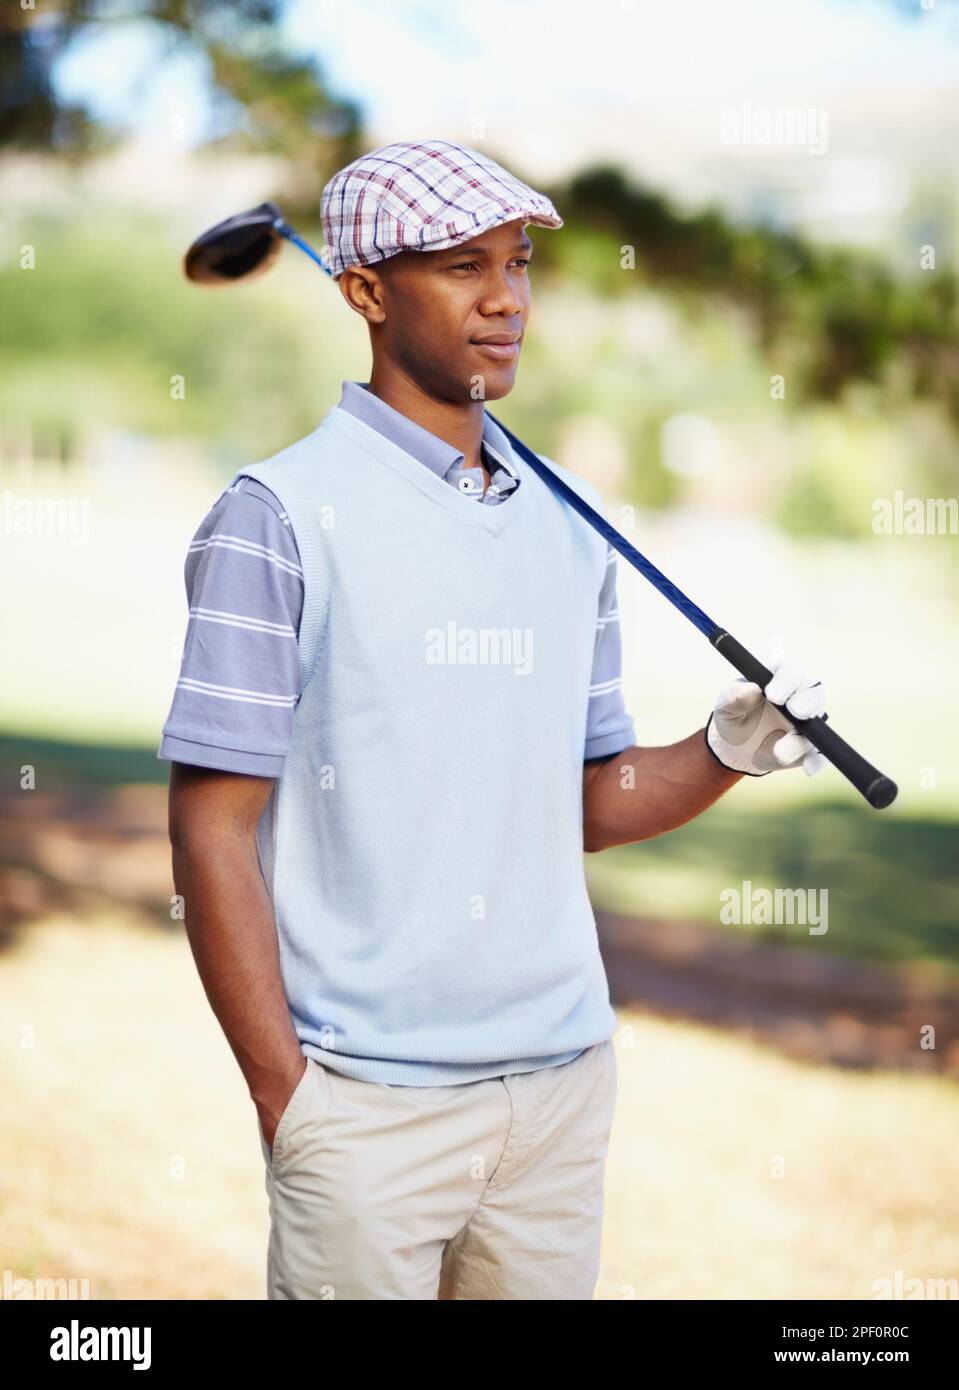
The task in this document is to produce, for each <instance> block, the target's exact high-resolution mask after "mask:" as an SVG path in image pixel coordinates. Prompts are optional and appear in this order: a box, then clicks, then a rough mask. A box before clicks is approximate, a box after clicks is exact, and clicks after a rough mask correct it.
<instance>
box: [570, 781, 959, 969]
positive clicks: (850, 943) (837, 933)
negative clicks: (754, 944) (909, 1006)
mask: <svg viewBox="0 0 959 1390" xmlns="http://www.w3.org/2000/svg"><path fill="white" fill-rule="evenodd" d="M956 848H957V830H956V825H955V822H954V821H951V820H948V819H942V820H940V819H936V818H933V817H929V816H925V817H920V816H911V817H902V818H900V817H894V816H884V815H876V814H874V813H872V812H870V811H868V810H863V809H861V808H860V807H859V806H857V805H848V804H841V803H834V804H833V803H819V804H816V803H807V804H805V805H801V806H780V807H778V808H777V809H776V811H775V814H773V815H770V814H766V815H763V814H762V813H760V812H755V811H753V812H749V811H741V810H738V809H736V807H735V806H734V805H733V804H731V802H730V803H724V804H720V805H718V806H716V807H714V808H712V809H711V810H710V811H709V812H708V813H707V814H706V815H704V816H700V817H699V818H697V819H696V820H695V821H691V822H690V823H689V824H688V825H685V826H683V827H681V828H680V829H679V830H676V831H673V832H672V833H671V834H669V835H663V836H659V837H657V838H656V839H654V840H648V841H645V842H644V843H640V844H636V845H623V846H619V847H617V848H616V849H612V850H606V851H604V852H603V853H602V854H600V855H590V856H588V858H587V861H586V867H587V877H588V882H589V886H590V895H591V897H592V900H593V903H594V905H595V906H596V907H604V908H607V909H609V910H611V911H617V912H624V913H635V914H639V915H645V914H649V915H652V916H654V917H667V918H669V917H672V918H687V919H690V918H691V919H694V920H696V921H700V922H703V923H715V924H716V925H717V927H719V925H720V918H719V912H720V906H721V902H720V894H721V893H722V892H723V891H724V890H725V889H730V888H733V889H738V890H740V891H741V890H742V884H743V882H744V881H749V882H750V883H751V884H752V885H753V888H754V889H758V888H762V887H765V888H770V889H775V888H777V887H783V888H813V889H816V890H817V893H819V892H821V890H823V889H825V890H827V891H828V899H827V902H828V914H829V915H828V931H826V932H825V933H823V934H822V935H818V936H811V935H809V933H808V931H807V930H806V929H805V928H803V927H800V926H737V925H725V926H723V927H722V930H723V931H733V932H746V933H749V934H750V935H751V936H753V937H755V938H756V939H765V940H778V941H780V942H783V941H784V940H788V941H789V943H790V944H793V945H796V946H802V947H805V948H807V949H811V948H812V947H815V948H816V949H822V950H827V951H834V952H836V953H838V954H840V955H843V956H850V957H860V958H863V959H869V960H875V961H887V962H902V961H916V960H923V961H928V962H930V963H934V964H936V965H938V966H950V967H952V968H953V969H955V968H956V967H957V965H959V876H957V872H956V863H957V854H956ZM815 901H816V902H817V903H818V902H820V901H821V899H820V898H819V897H818V896H817V898H816V899H815ZM784 933H785V936H784Z"/></svg>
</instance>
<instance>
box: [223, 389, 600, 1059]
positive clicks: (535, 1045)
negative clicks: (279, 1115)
mask: <svg viewBox="0 0 959 1390" xmlns="http://www.w3.org/2000/svg"><path fill="white" fill-rule="evenodd" d="M486 423H487V428H488V429H489V430H490V431H491V437H492V438H493V440H494V443H495V444H496V447H497V448H499V449H500V452H502V453H503V454H504V455H505V456H506V458H507V459H508V460H509V461H510V462H511V463H512V464H513V466H514V467H515V468H516V469H517V471H518V472H519V473H520V476H521V480H522V481H521V486H520V487H519V488H517V490H516V491H515V493H514V494H513V496H512V497H510V498H509V500H508V501H506V502H503V503H502V504H501V505H500V506H498V507H484V506H479V505H478V504H477V502H476V500H475V499H474V498H473V497H467V496H465V495H463V494H461V493H459V492H457V491H456V490H455V489H454V488H451V487H450V486H449V484H448V483H446V482H445V481H444V480H443V479H442V478H440V477H439V476H438V475H437V474H436V473H434V472H432V471H431V470H430V469H428V468H424V467H423V465H422V463H420V462H419V460H418V459H415V458H413V457H412V456H411V455H410V454H408V453H406V452H405V451H404V450H403V449H402V448H400V447H399V446H397V445H395V444H393V443H392V442H391V441H390V440H388V439H386V438H385V437H384V436H383V435H381V434H380V433H379V432H378V431H377V430H374V429H372V428H371V427H370V426H369V425H367V424H366V423H365V422H363V421H362V420H359V419H357V418H356V417H354V416H352V415H350V414H349V413H348V412H347V411H344V410H342V409H340V408H339V407H333V408H332V409H331V410H330V411H329V412H328V414H327V415H326V416H325V418H324V419H323V421H322V423H321V424H320V426H319V427H318V428H317V429H316V430H314V431H313V433H312V434H310V435H307V436H306V438H304V439H301V440H299V441H298V442H297V443H295V444H293V445H291V446H290V447H289V448H287V449H284V450H283V451H282V452H280V453H278V454H276V455H275V456H274V457H272V458H270V459H267V460H266V461H265V462H262V463H258V464H256V465H254V466H252V467H249V468H244V469H241V470H240V471H239V472H238V473H237V474H236V475H235V477H236V478H238V477H240V476H243V475H245V474H248V475H249V476H250V477H253V478H258V479H259V480H260V482H262V483H263V484H265V486H267V487H268V488H270V489H271V490H272V491H273V492H274V493H276V495H277V496H278V498H279V499H280V501H281V502H282V503H283V506H284V507H285V509H286V512H287V514H288V515H289V518H290V521H291V524H292V526H293V532H294V535H295V536H296V539H297V543H298V546H299V551H300V557H301V561H302V564H303V571H304V605H303V615H302V619H301V625H300V634H299V653H300V663H301V674H302V679H303V689H302V693H301V696H300V700H299V703H298V704H297V707H296V713H295V718H294V725H293V735H292V741H291V745H290V748H289V752H288V754H287V757H286V761H285V765H284V768H283V773H282V775H281V776H280V777H279V778H277V779H276V781H275V782H274V786H273V791H272V793H271V796H270V799H269V801H268V803H267V805H266V808H265V810H264V812H263V816H262V817H261V820H260V823H259V825H258V827H257V848H258V853H259V858H260V864H261V868H262V871H263V875H264V879H265V881H266V884H267V886H268V888H269V891H270V894H271V898H272V902H273V908H274V914H275V920H276V926H277V934H278V940H279V950H280V964H281V970H282V975H283V983H284V988H285V990H286V995H287V999H288V1001H289V1005H290V1011H291V1016H292V1019H293V1025H294V1027H295V1029H296V1032H297V1034H298V1036H299V1039H300V1044H301V1047H302V1049H303V1051H304V1053H305V1054H307V1055H308V1056H312V1057H315V1058H317V1059H318V1060H320V1061H321V1062H322V1063H323V1064H324V1065H325V1066H328V1067H331V1068H332V1069H334V1070H336V1071H338V1072H342V1073H344V1074H346V1075H348V1076H352V1077H357V1078H360V1079H363V1080H370V1081H379V1082H387V1083H390V1084H395V1085H412V1086H444V1085H451V1084H458V1083H462V1082H467V1081H477V1080H481V1079H483V1078H485V1077H490V1076H497V1075H502V1074H503V1073H508V1072H523V1071H532V1070H534V1069H536V1068H538V1067H542V1066H550V1065H558V1064H560V1063H563V1062H566V1061H570V1060H571V1059H572V1058H573V1057H575V1056H577V1055H578V1053H580V1052H581V1051H582V1050H583V1049H584V1048H586V1047H589V1046H591V1045H592V1044H593V1043H597V1042H600V1041H603V1040H605V1039H606V1038H608V1037H610V1036H611V1034H612V1033H613V1031H614V1029H615V1027H616V1018H615V1014H614V1013H613V1010H612V1008H611V1006H610V1001H609V989H608V984H607V980H606V973H605V970H604V967H603V962H602V959H601V957H600V954H599V947H598V942H597V936H596V924H595V920H594V917H593V913H592V909H591V906H590V902H589V898H588V896H587V892H586V884H585V879H584V873H583V826H582V815H583V794H582V782H583V752H584V742H585V734H586V714H587V702H588V697H589V684H590V673H591V668H592V659H593V650H594V644H595V640H596V623H597V609H598V602H599V595H600V590H601V588H602V585H603V581H604V578H605V572H606V555H607V546H606V542H605V540H604V539H603V538H602V537H601V536H599V535H598V534H597V533H596V532H595V531H593V530H592V528H591V527H589V526H587V525H586V523H585V522H584V521H583V520H582V519H581V518H580V517H578V516H577V515H576V514H575V513H574V512H573V511H572V509H571V508H569V507H567V506H566V505H565V504H564V503H562V502H561V501H560V500H559V499H558V498H557V497H556V496H555V495H554V494H553V493H552V492H550V490H549V488H548V487H547V486H546V485H545V484H544V483H543V481H542V480H541V479H540V478H538V477H537V476H536V474H535V473H534V472H533V470H532V469H531V468H529V466H528V465H527V464H525V463H524V462H523V461H522V460H521V459H519V458H518V457H517V456H516V454H514V453H513V451H512V449H511V448H510V445H509V441H508V440H507V439H506V437H505V435H504V434H503V432H502V431H501V430H499V429H498V428H497V427H496V426H495V425H494V424H493V422H492V421H490V420H487V422H486ZM543 457H544V458H545V456H543ZM546 462H547V463H549V464H550V466H551V467H553V468H554V469H555V470H556V471H557V473H559V475H560V476H561V477H562V478H563V479H564V481H565V482H567V483H568V484H569V486H570V487H573V488H575V489H576V490H577V491H578V492H579V493H581V494H582V495H583V496H584V497H585V498H586V500H587V501H588V502H590V503H592V505H593V506H595V507H597V508H598V509H601V508H602V501H601V498H600V496H599V494H598V492H597V490H596V489H595V488H594V487H593V486H592V485H591V484H590V483H587V482H586V481H585V480H584V479H582V478H580V477H578V476H577V475H575V474H573V473H571V472H569V471H568V470H566V469H563V468H560V467H559V466H558V465H557V464H555V463H553V462H552V460H550V459H546ZM234 481H235V479H234Z"/></svg>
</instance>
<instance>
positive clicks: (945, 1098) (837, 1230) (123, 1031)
mask: <svg viewBox="0 0 959 1390" xmlns="http://www.w3.org/2000/svg"><path fill="white" fill-rule="evenodd" d="M0 1018H3V1019H4V1020H5V1024H4V1028H3V1033H2V1039H3V1046H2V1048H0V1087H2V1088H3V1092H4V1095H5V1096H6V1100H7V1104H6V1123H5V1124H4V1126H3V1129H2V1132H0V1206H2V1209H3V1212H4V1220H3V1223H2V1227H0V1232H2V1233H0V1267H2V1268H4V1269H10V1270H11V1271H12V1272H13V1274H14V1276H15V1277H28V1278H29V1277H39V1276H46V1277H61V1278H68V1277H75V1278H86V1279H89V1281H90V1287H91V1294H92V1296H93V1297H98V1298H108V1299H110V1298H134V1299H143V1298H155V1299H233V1298H262V1297H263V1296H264V1292H263V1290H264V1272H265V1254H266V1239H267V1232H268V1224H267V1209H266V1195H265V1191H264V1185H263V1170H262V1160H261V1154H260V1148H259V1143H258V1138H257V1130H256V1124H255V1117H254V1112H253V1109H252V1106H251V1104H250V1102H249V1099H248V1097H247V1094H246V1089H245V1086H244V1084H243V1081H242V1078H241V1076H240V1073H239V1070H238V1069H237V1067H236V1065H235V1063H234V1061H233V1057H232V1054H231V1053H230V1051H229V1049H228V1047H227V1045H226V1043H225V1040H224V1039H223V1037H222V1035H221V1033H220V1031H219V1028H218V1026H217V1024H216V1021H215V1019H214V1017H213V1015H212V1013H211V1012H210V1010H209V1007H208V1005H207V1003H206V999H205V996H204V994H203V990H202V987H201V985H200V982H199V979H198V977H197V975H196V972H195V970H194V967H193V962H192V957H191V956H190V952H189V948H188V945H187V943H186V941H185V939H184V938H183V937H182V936H178V935H176V934H174V933H157V932H156V931H149V930H143V929H141V928H139V927H135V926H132V925H131V924H130V922H129V921H128V920H125V919H124V918H123V917H122V916H120V915H117V916H115V917H112V918H111V917H104V918H102V919H100V920H98V921H97V922H79V921H75V920H72V919H69V918H59V919H50V920H48V921H45V922H43V923H40V924H38V925H37V926H36V927H35V928H34V929H33V930H31V931H30V932H29V933H27V934H26V935H25V937H24V938H23V940H22V943H21V944H20V945H19V946H18V947H17V948H16V949H15V950H14V951H13V952H11V953H10V954H8V955H7V957H6V958H5V963H4V969H3V971H2V972H0ZM617 1058H618V1068H619V1096H618V1105H617V1112H616V1118H615V1121H614V1126H613V1132H612V1136H611V1145H610V1153H609V1160H608V1167H607V1180H606V1223H605V1236H604V1245H603V1252H602V1269H601V1276H600V1280H599V1284H598V1286H597V1290H596V1297H597V1298H598V1299H606V1300H612V1299H631V1298H636V1299H662V1298H673V1297H678V1298H689V1299H693V1298H708V1299H722V1298H740V1299H784V1298H811V1299H816V1298H827V1297H828V1298H846V1299H868V1298H871V1297H873V1296H874V1293H873V1282H874V1281H875V1280H877V1279H881V1278H893V1277H894V1276H895V1271H896V1270H902V1271H903V1272H904V1276H905V1277H906V1278H922V1279H935V1278H947V1277H954V1276H955V1275H956V1273H957V1269H959V1194H957V1191H956V1186H955V1181H954V1165H953V1163H952V1155H951V1149H952V1147H953V1145H952V1136H953V1135H954V1134H955V1132H956V1127H957V1125H959V1094H957V1090H956V1087H955V1086H954V1085H951V1084H949V1083H948V1082H944V1081H941V1080H936V1079H930V1078H917V1077H900V1076H897V1075H892V1074H883V1073H874V1074H868V1075H864V1074H862V1073H858V1072H838V1071H833V1070H829V1069H826V1068H821V1067H809V1066H803V1065H799V1064H797V1063H793V1062H790V1061H787V1060H784V1059H782V1058H780V1057H778V1056H773V1055H771V1054H768V1053H765V1052H764V1051H762V1050H761V1049H760V1048H759V1047H757V1046H756V1045H755V1043H753V1042H752V1041H751V1040H750V1039H749V1038H748V1037H741V1038H740V1037H728V1036H723V1035H720V1034H717V1033H713V1032H712V1031H710V1030H709V1029H707V1028H703V1027H693V1026H685V1025H682V1024H675V1023H668V1024H667V1023H662V1022H658V1021H655V1020H650V1019H647V1018H645V1017H643V1016H641V1015H639V1014H636V1013H630V1012H622V1013H621V1014H620V1028H619V1031H618V1034H617Z"/></svg>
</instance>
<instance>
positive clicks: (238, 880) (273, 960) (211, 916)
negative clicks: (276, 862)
mask: <svg viewBox="0 0 959 1390" xmlns="http://www.w3.org/2000/svg"><path fill="white" fill-rule="evenodd" d="M173 878H174V883H175V885H176V891H177V893H178V894H180V895H181V896H182V898H183V900H184V903H185V909H186V932H187V937H188V938H189V942H190V949H191V950H192V952H193V959H194V961H195V962H196V966H197V970H198V971H199V974H200V978H201V980H202V982H203V988H204V990H205V991H206V995H207V998H208V999H209V1001H210V1006H211V1008H212V1009H213V1012H214V1013H215V1014H216V1017H217V1019H218V1021H219V1023H220V1026H221V1028H222V1029H223V1031H224V1033H225V1034H226V1037H227V1041H228V1042H229V1044H230V1047H231V1048H232V1049H233V1053H234V1055H235V1057H236V1059H237V1062H238V1063H239V1065H240V1069H241V1071H242V1072H243V1076H244V1078H245V1080H246V1083H247V1086H248V1087H249V1091H250V1096H251V1097H252V1099H253V1101H254V1103H255V1104H257V1105H258V1106H259V1105H263V1106H264V1107H265V1108H266V1109H270V1108H271V1107H273V1106H274V1105H275V1104H276V1103H277V1099H278V1098H281V1097H282V1096H284V1095H288V1094H289V1088H290V1082H291V1079H293V1078H295V1077H297V1076H298V1075H299V1074H300V1073H301V1072H302V1070H303V1052H302V1049H301V1048H300V1044H299V1040H298V1038H297V1036H296V1032H295V1031H294V1028H293V1023H292V1020H291V1018H290V1010H289V1005H288V1004H287V1000H286V996H285V993H284V989H283V983H282V976H281V973H280V959H279V948H278V946H277V935H276V924H275V921H274V917H273V908H272V904H271V902H270V897H269V894H268V892H267V889H266V884H265V883H264V882H263V877H262V875H261V873H260V868H259V863H258V861H257V857H256V849H255V844H254V843H253V841H252V839H250V838H249V837H239V836H237V835H230V834H224V835H222V836H219V837H217V836H212V835H207V834H204V835H202V836H197V835H193V836H188V837H186V838H183V839H180V840H177V841H175V842H174V844H173Z"/></svg>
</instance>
